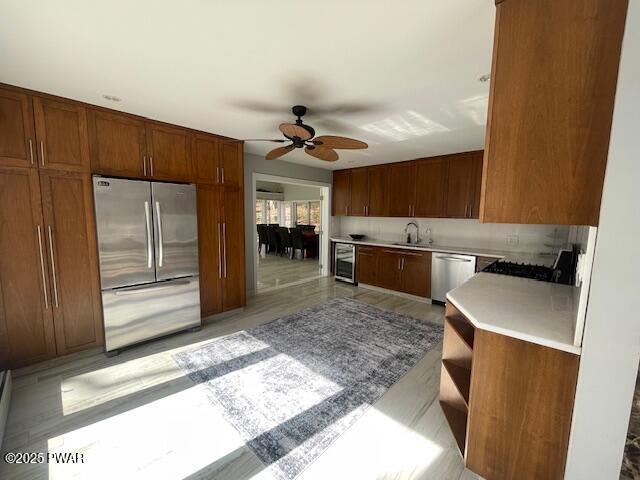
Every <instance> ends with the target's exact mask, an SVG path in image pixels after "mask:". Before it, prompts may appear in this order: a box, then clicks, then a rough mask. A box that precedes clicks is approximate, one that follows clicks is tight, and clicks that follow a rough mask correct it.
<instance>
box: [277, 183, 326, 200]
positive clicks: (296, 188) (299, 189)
mask: <svg viewBox="0 0 640 480" xmlns="http://www.w3.org/2000/svg"><path fill="white" fill-rule="evenodd" d="M283 187H284V199H285V200H286V201H287V202H293V201H296V200H320V189H319V188H318V187H306V186H304V185H293V184H290V183H285V184H284V185H283Z"/></svg>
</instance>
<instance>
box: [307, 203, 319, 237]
mask: <svg viewBox="0 0 640 480" xmlns="http://www.w3.org/2000/svg"><path fill="white" fill-rule="evenodd" d="M309 225H315V226H316V230H318V229H319V228H320V202H309Z"/></svg>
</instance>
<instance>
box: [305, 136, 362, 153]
mask: <svg viewBox="0 0 640 480" xmlns="http://www.w3.org/2000/svg"><path fill="white" fill-rule="evenodd" d="M313 143H314V144H315V145H318V146H319V147H321V148H339V149H345V150H360V149H362V148H368V147H369V145H367V144H366V143H365V142H361V141H360V140H355V139H353V138H347V137H337V136H335V135H321V136H319V137H316V138H314V139H313Z"/></svg>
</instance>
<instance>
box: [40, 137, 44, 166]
mask: <svg viewBox="0 0 640 480" xmlns="http://www.w3.org/2000/svg"><path fill="white" fill-rule="evenodd" d="M40 161H41V162H42V166H43V167H44V142H43V141H42V140H40Z"/></svg>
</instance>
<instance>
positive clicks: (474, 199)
mask: <svg viewBox="0 0 640 480" xmlns="http://www.w3.org/2000/svg"><path fill="white" fill-rule="evenodd" d="M471 157H472V158H473V179H472V181H471V183H472V191H473V194H472V196H471V212H470V213H471V215H469V217H470V218H480V193H481V191H482V166H483V165H484V150H480V151H478V152H472V153H471Z"/></svg>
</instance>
